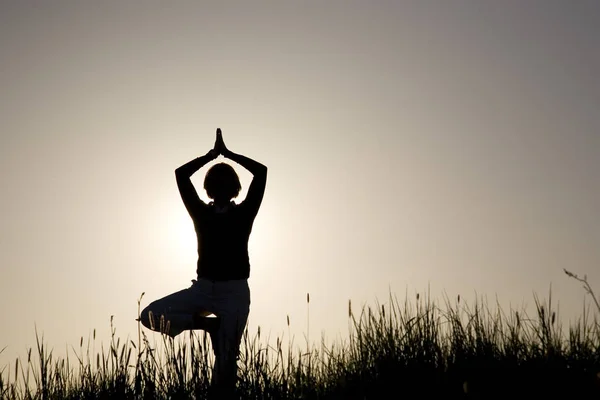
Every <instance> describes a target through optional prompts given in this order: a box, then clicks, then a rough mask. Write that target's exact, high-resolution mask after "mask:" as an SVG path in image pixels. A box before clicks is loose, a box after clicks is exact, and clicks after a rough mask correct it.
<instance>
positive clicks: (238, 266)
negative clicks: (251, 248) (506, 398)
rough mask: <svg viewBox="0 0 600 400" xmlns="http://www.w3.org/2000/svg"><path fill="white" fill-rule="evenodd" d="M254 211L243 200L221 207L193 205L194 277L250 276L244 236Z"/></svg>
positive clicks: (246, 236) (248, 230)
mask: <svg viewBox="0 0 600 400" xmlns="http://www.w3.org/2000/svg"><path fill="white" fill-rule="evenodd" d="M255 216H256V213H255V212H254V210H252V209H251V207H247V206H246V205H245V204H244V203H243V202H242V203H241V204H239V205H238V204H235V203H234V202H233V201H232V202H231V203H229V205H227V206H226V207H224V208H219V207H218V206H216V205H214V204H213V203H210V204H208V205H206V204H203V205H201V206H200V207H197V208H195V209H194V211H193V213H192V220H193V222H194V227H195V229H196V236H197V245H198V262H197V269H196V272H197V274H198V279H200V278H204V279H210V280H217V281H223V280H233V279H247V278H248V277H249V276H250V261H249V256H248V239H249V238H250V233H251V231H252V224H253V222H254V217H255Z"/></svg>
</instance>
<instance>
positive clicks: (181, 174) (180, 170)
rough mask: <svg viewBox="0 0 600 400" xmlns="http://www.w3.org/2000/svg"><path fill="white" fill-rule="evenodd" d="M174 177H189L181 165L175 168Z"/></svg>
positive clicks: (178, 178)
mask: <svg viewBox="0 0 600 400" xmlns="http://www.w3.org/2000/svg"><path fill="white" fill-rule="evenodd" d="M175 178H176V179H177V180H178V181H179V180H181V179H185V178H189V176H188V174H187V173H186V172H185V169H184V168H183V167H179V168H177V169H176V170H175Z"/></svg>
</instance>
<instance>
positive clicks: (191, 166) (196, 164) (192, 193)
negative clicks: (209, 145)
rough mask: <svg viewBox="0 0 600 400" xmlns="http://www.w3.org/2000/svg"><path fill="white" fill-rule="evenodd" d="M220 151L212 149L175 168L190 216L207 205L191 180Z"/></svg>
mask: <svg viewBox="0 0 600 400" xmlns="http://www.w3.org/2000/svg"><path fill="white" fill-rule="evenodd" d="M217 156H218V153H217V152H216V151H215V150H214V149H211V150H210V151H209V152H208V153H206V154H205V155H203V156H200V157H198V158H195V159H193V160H191V161H189V162H187V163H186V164H184V165H182V166H181V167H179V168H177V169H176V170H175V178H176V179H177V187H178V188H179V194H181V199H182V200H183V204H184V205H185V208H186V209H187V210H188V213H189V214H190V216H193V214H194V211H195V210H198V209H200V207H203V206H205V204H204V202H203V201H202V200H200V197H198V192H196V188H195V187H194V184H193V183H192V181H191V179H190V178H191V177H192V175H194V173H195V172H196V171H198V170H199V169H200V168H202V167H203V166H205V165H206V164H208V163H209V162H211V161H212V160H214V159H215V158H217Z"/></svg>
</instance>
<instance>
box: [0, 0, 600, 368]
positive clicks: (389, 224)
mask: <svg viewBox="0 0 600 400" xmlns="http://www.w3.org/2000/svg"><path fill="white" fill-rule="evenodd" d="M599 38H600V3H599V2H597V1H591V0H590V1H583V0H582V1H572V2H569V1H551V0H544V1H533V0H532V1H520V0H519V1H508V0H506V1H501V2H500V1H459V0H452V1H446V0H438V1H423V0H418V1H417V0H415V1H295V2H292V1H289V2H259V1H253V2H241V1H240V2H236V3H234V2H202V1H195V2H193V1H188V2H183V1H175V2H160V1H136V2H134V1H130V2H124V1H102V2H80V1H70V2H67V1H51V2H50V1H1V2H0V51H1V55H2V60H1V62H0V87H1V94H0V135H1V136H0V186H1V187H2V196H1V197H0V217H1V221H2V223H1V224H0V265H1V268H2V270H1V271H2V274H1V278H0V304H2V305H3V307H2V324H1V326H2V328H1V330H0V349H2V348H3V347H5V346H6V349H5V351H4V353H2V354H0V368H1V366H3V365H4V364H6V363H8V362H12V361H13V360H14V358H15V357H16V356H20V357H23V356H25V355H26V349H27V348H28V347H33V346H35V327H36V326H37V329H38V332H40V333H43V335H44V338H45V340H46V342H47V343H48V344H49V345H50V347H53V348H54V349H55V353H56V354H57V355H60V354H62V353H64V352H65V351H66V350H65V349H66V348H67V347H68V346H69V347H70V346H75V347H78V344H79V338H80V337H81V336H84V337H88V336H89V335H91V332H92V331H93V329H94V328H95V329H97V332H98V337H99V341H97V343H98V342H100V341H101V342H103V343H108V340H109V321H110V316H111V315H114V321H115V326H116V329H117V335H118V336H120V337H121V338H123V339H125V338H127V337H128V336H129V337H130V338H137V324H136V322H135V321H134V319H135V318H136V317H137V299H138V298H139V296H140V294H141V293H142V292H145V293H146V294H145V296H144V298H143V300H142V307H143V306H145V305H147V304H148V303H149V302H150V301H152V300H154V299H157V298H159V297H162V296H164V295H167V294H169V293H171V292H173V291H176V290H180V289H183V288H185V287H188V286H189V285H190V284H191V282H190V281H191V279H194V278H195V270H196V265H195V262H196V257H197V255H196V247H195V233H194V230H193V225H192V222H191V219H190V218H189V216H188V215H187V213H186V211H185V208H184V206H183V204H182V202H181V198H180V196H179V193H178V191H177V186H176V183H175V175H174V170H175V168H177V167H178V166H180V165H182V164H184V163H186V162H187V161H189V160H191V159H192V158H195V157H197V156H200V155H203V154H205V153H206V152H207V151H208V150H209V149H210V148H211V147H212V145H213V143H214V138H215V130H216V128H217V127H220V128H221V129H222V130H223V136H224V139H225V143H226V144H227V146H228V147H229V148H230V149H231V150H233V151H235V152H238V153H241V154H244V155H246V156H248V157H251V158H254V159H256V160H257V161H260V162H262V163H264V164H265V165H267V166H268V168H269V177H268V182H267V188H266V193H265V197H264V200H263V203H262V207H261V210H260V211H259V214H258V216H257V219H256V221H255V224H254V229H253V233H252V236H251V240H250V261H251V277H250V288H251V296H252V305H251V311H250V319H249V324H250V325H249V329H250V333H251V334H254V333H255V332H256V327H257V326H258V325H260V326H261V330H262V332H263V333H265V334H266V333H269V332H271V336H272V338H274V337H276V336H282V334H283V335H284V336H283V337H284V338H285V339H287V334H288V331H287V326H286V316H288V315H289V316H290V319H291V325H292V327H291V333H292V334H294V335H295V337H296V339H295V340H296V342H297V343H300V344H301V343H303V342H304V339H303V336H302V335H303V334H306V333H307V307H306V293H310V299H311V302H310V330H309V334H310V338H311V340H313V339H314V340H315V341H318V340H319V336H320V334H321V333H324V334H325V336H326V339H327V340H329V341H333V340H335V338H336V337H338V336H342V337H343V336H344V335H346V334H347V332H348V320H347V304H348V300H349V299H352V303H353V304H354V305H355V307H356V308H358V307H359V306H360V305H363V304H371V305H372V304H374V302H375V301H377V300H379V301H380V302H382V303H383V302H386V301H387V299H388V295H389V294H390V291H391V292H392V293H393V294H395V295H397V296H398V298H399V300H400V301H403V300H404V298H405V294H406V293H408V295H409V296H410V298H411V299H412V298H413V296H414V294H415V293H416V292H421V293H423V292H425V291H426V290H427V288H428V287H429V288H430V290H431V296H432V297H433V298H434V299H436V300H438V301H440V302H443V295H444V293H446V294H447V295H448V296H449V297H450V298H455V297H456V296H457V295H458V294H460V295H461V297H463V298H465V299H472V298H474V297H475V293H477V294H479V295H486V296H487V297H488V299H489V300H490V302H491V303H493V301H494V299H495V297H496V296H497V297H498V299H499V301H500V303H501V304H502V305H503V306H506V310H508V307H509V305H510V304H512V305H513V306H515V307H520V306H521V305H529V306H531V305H533V303H534V301H533V293H534V292H535V293H537V294H538V295H539V296H540V297H542V298H547V295H548V290H549V288H550V285H552V293H553V301H555V302H558V304H559V306H560V316H562V318H563V319H564V320H565V323H567V322H568V319H569V318H576V317H577V316H578V315H580V313H581V309H582V307H583V304H584V301H589V297H586V296H585V293H584V291H583V290H582V288H581V286H580V285H579V284H578V283H577V282H575V281H574V280H572V279H569V278H567V277H566V276H565V275H564V273H563V270H562V269H563V268H567V269H570V270H572V271H573V272H576V273H579V274H581V275H583V274H587V275H588V276H589V279H590V283H591V284H592V286H593V287H595V288H596V289H597V290H598V291H600V269H599V268H598V267H599V266H600V188H599V185H598V182H600V113H599V112H598V104H600V83H599V82H600V79H599V77H598V71H600V43H599V42H600V39H599ZM234 167H235V168H236V170H237V171H238V172H239V173H240V175H241V178H242V185H243V190H242V193H241V197H240V200H241V199H243V197H244V196H245V192H246V189H247V185H248V182H249V179H250V175H249V174H248V173H247V172H245V171H244V170H243V169H242V168H241V167H240V166H239V165H237V164H234ZM205 171H206V168H205V169H202V170H200V171H199V172H198V173H197V174H196V175H195V176H194V179H193V181H194V182H195V183H196V185H197V187H198V188H199V191H200V192H201V193H202V196H203V198H204V199H206V195H205V193H204V192H203V190H202V180H203V175H204V173H205ZM492 305H493V304H492ZM149 335H150V337H151V338H155V337H156V338H157V339H158V337H157V336H156V334H152V333H149Z"/></svg>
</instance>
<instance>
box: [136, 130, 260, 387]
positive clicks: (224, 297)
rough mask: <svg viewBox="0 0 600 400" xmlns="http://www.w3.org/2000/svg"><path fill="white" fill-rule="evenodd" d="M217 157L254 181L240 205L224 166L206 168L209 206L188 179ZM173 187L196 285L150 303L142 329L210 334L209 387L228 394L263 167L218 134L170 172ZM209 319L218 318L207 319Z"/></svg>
mask: <svg viewBox="0 0 600 400" xmlns="http://www.w3.org/2000/svg"><path fill="white" fill-rule="evenodd" d="M219 155H223V156H224V157H226V158H228V159H230V160H232V161H235V162H237V163H238V164H240V165H241V166H243V167H244V168H246V169H247V170H248V171H250V173H252V175H253V178H252V182H251V183H250V187H249V188H248V194H247V195H246V198H245V199H244V201H243V202H241V203H240V204H236V203H235V202H233V199H234V198H236V197H237V196H238V194H239V192H240V189H241V185H240V180H239V178H238V176H237V174H236V172H235V170H234V169H233V168H232V167H231V166H230V165H228V164H226V163H218V164H215V165H214V166H213V167H211V168H210V169H209V170H208V172H207V173H206V176H205V179H204V189H205V190H206V193H207V195H208V197H209V198H210V199H211V200H212V201H211V202H210V203H208V204H206V203H204V202H203V201H202V200H200V198H199V197H198V193H197V192H196V189H195V188H194V185H193V184H192V182H191V180H190V178H191V176H192V175H193V174H194V173H195V172H196V171H198V170H199V169H200V168H202V167H203V166H204V165H206V164H207V163H209V162H210V161H213V160H214V159H216V158H217V157H218V156H219ZM175 176H176V179H177V186H178V188H179V192H180V194H181V198H182V200H183V204H184V205H185V207H186V209H187V211H188V213H189V215H190V217H191V218H192V221H193V223H194V228H195V230H196V236H197V244H198V262H197V270H196V272H197V280H192V285H191V287H189V288H187V289H183V290H180V291H178V292H175V293H173V294H170V295H168V296H166V297H163V298H161V299H159V300H156V301H154V302H152V303H150V304H149V305H148V306H147V307H146V308H145V309H144V310H143V311H142V313H141V315H140V320H141V322H142V324H143V325H144V326H145V327H147V328H149V329H152V330H154V331H160V332H162V333H165V334H167V335H169V336H171V337H175V336H177V335H178V334H180V333H181V332H183V331H185V330H189V329H204V330H206V331H207V332H209V334H210V337H211V342H212V347H213V352H214V354H215V364H214V367H213V375H212V382H211V383H212V384H213V386H217V387H219V388H226V389H232V388H233V387H235V382H236V377H237V357H238V353H239V347H240V342H241V338H242V333H243V331H244V329H245V326H246V322H247V319H248V313H249V312H250V289H249V286H248V277H249V275H250V262H249V257H248V239H249V237H250V232H251V231H252V224H253V222H254V219H255V217H256V214H257V213H258V209H259V208H260V204H261V202H262V199H263V195H264V192H265V186H266V182H267V167H266V166H264V165H263V164H261V163H258V162H256V161H254V160H251V159H250V158H248V157H245V156H243V155H240V154H236V153H234V152H232V151H230V150H229V149H227V147H226V146H225V143H224V142H223V135H222V133H221V129H217V137H216V141H215V145H214V148H213V149H211V150H210V151H209V152H208V153H206V154H205V155H204V156H201V157H198V158H196V159H194V160H191V161H189V162H188V163H186V164H184V165H182V166H181V167H179V168H177V169H176V170H175ZM210 314H214V315H215V316H216V317H217V318H206V316H208V315H210Z"/></svg>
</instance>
